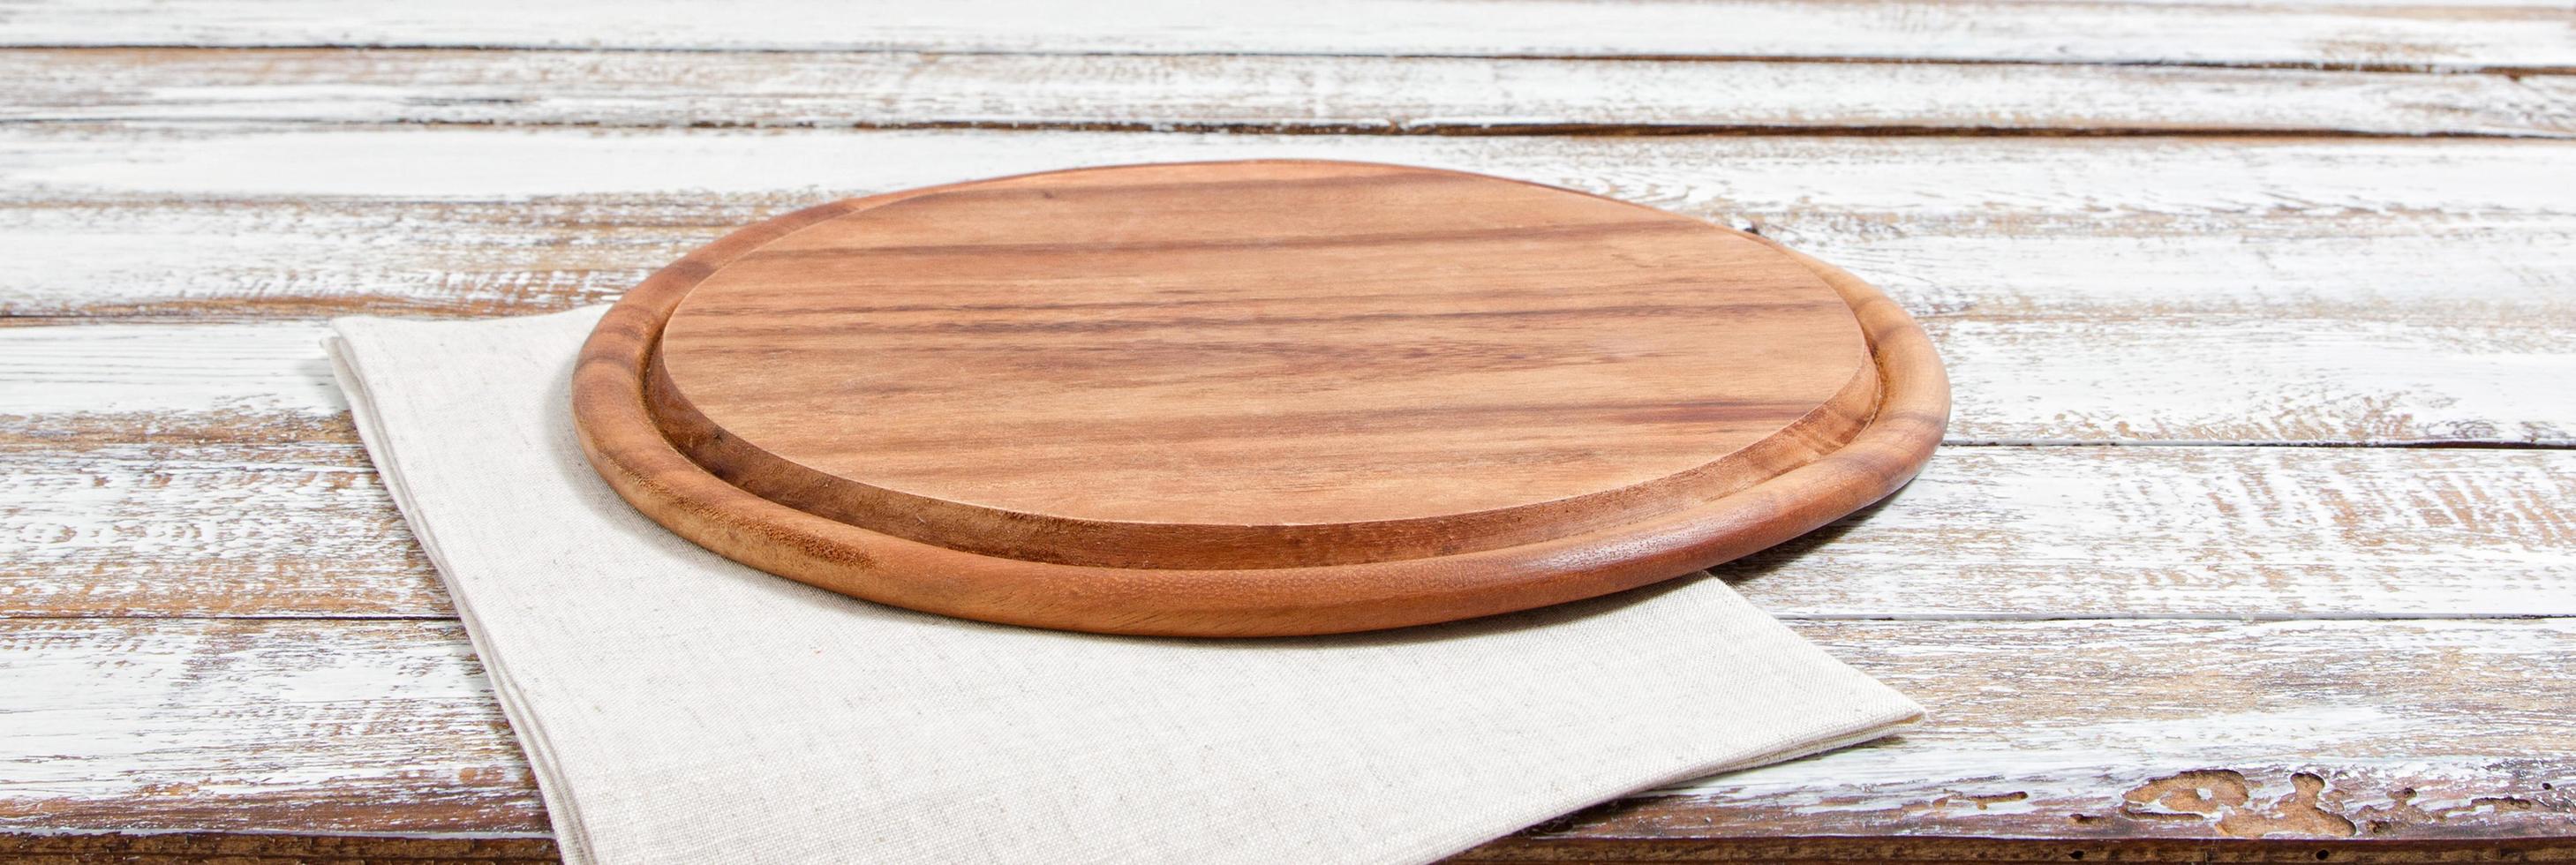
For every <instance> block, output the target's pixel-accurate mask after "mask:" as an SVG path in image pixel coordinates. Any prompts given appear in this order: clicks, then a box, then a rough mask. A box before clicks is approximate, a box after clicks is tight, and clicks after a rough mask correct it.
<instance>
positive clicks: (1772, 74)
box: [0, 48, 2576, 138]
mask: <svg viewBox="0 0 2576 865" xmlns="http://www.w3.org/2000/svg"><path fill="white" fill-rule="evenodd" d="M1720 97H1722V98H1720ZM0 103H4V104H0V119H11V120H46V121H99V120H147V121H172V120H198V121H275V122H304V123H478V124H525V125H546V124H552V125H580V126H822V127H833V126H855V127H908V126H926V127H945V126H991V127H1014V128H1032V127H1052V128H1072V129H1125V130H1227V131H1247V132H1273V131H1275V132H1308V133H1317V132H1336V133H1391V134H1453V135H1454V134H1501V133H1514V134H1526V133H1531V132H1590V133H1601V132H1629V133H1655V134H1672V133H1681V132H1698V133H1711V132H1738V133H1755V132H1782V131H1852V132H1870V133H1881V134H1929V133H1935V132H1972V133H1988V134H2000V133H2035V134H2082V135H2105V134H2141V133H2190V134H2212V133H2224V132H2242V133H2268V134H2283V133H2342V134H2359V135H2503V136H2532V137H2548V138H2566V137H2571V136H2576V76H2569V75H2545V74H2542V75H2519V76H2503V75H2423V74H2414V73H2387V72H2356V71H2349V70H2298V69H2229V68H2210V67H2195V66H2170V67H2156V66H2079V65H2043V64H1983V63H1836V62H1823V61H1778V60H1775V61H1651V60H1640V61H1628V62H1616V63H1603V62H1596V61H1585V60H1554V59H1508V60H1485V59H1468V58H1456V57H1350V56H1334V57H1299V56H1241V55H1166V56H1135V55H1099V54H1072V55H1063V54H922V53H916V52H864V53H842V52H766V51H764V52H670V51H616V52H577V51H447V50H384V51H353V50H346V49H296V48H283V49H256V50H225V49H213V50H206V49H166V48H163V49H152V48H143V49H117V48H105V49H60V50H48V49H29V50H21V51H8V52H0Z"/></svg>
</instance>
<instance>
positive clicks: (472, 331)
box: [328, 309, 1920, 865]
mask: <svg viewBox="0 0 2576 865" xmlns="http://www.w3.org/2000/svg"><path fill="white" fill-rule="evenodd" d="M598 316H599V310H597V309H587V310H578V311H574V312H568V313H562V314H558V315H548V316H538V317H530V318H518V319H505V320H497V321H484V322H464V323H458V322H418V321H398V320H388V319H373V318H348V319H341V320H339V321H336V322H334V323H333V327H334V331H335V336H333V337H332V338H331V339H330V340H329V343H328V345H329V349H330V353H331V356H332V359H333V362H334V365H335V367H336V371H337V372H338V375H339V378H340V383H341V387H342V388H344V389H345V390H347V391H348V394H349V402H350V405H351V408H352V409H353V411H354V412H355V414H356V417H357V422H358V427H359V430H360V432H361V433H362V434H363V435H364V437H365V439H366V443H367V450H368V452H369V453H370V454H372V455H373V456H374V458H375V461H376V465H377V466H378V468H380V469H381V470H382V472H383V476H384V479H385V483H386V485H387V486H388V487H389V488H390V489H391V490H392V491H393V494H394V497H395V499H396V500H397V501H398V502H399V503H400V504H401V507H402V511H403V515H404V516H405V517H406V518H408V519H409V521H410V523H411V527H412V531H413V533H414V534H416V535H418V536H419V538H420V542H421V545H422V546H423V547H425V548H427V550H428V552H429V556H430V559H431V560H432V561H434V562H436V563H437V565H438V569H439V572H440V573H441V574H444V575H445V577H446V580H447V584H448V590H449V591H450V593H451V594H453V595H454V597H455V602H456V607H457V611H458V613H459V614H460V615H462V616H463V617H464V619H465V624H466V628H467V630H468V632H469V633H471V634H472V635H473V639H474V645H475V648H476V650H477V651H479V652H480V653H481V654H482V657H483V664H484V668H485V670H486V671H488V673H489V674H490V676H491V678H492V684H493V689H494V691H495V692H496V693H498V694H499V695H500V700H501V706H502V709H503V711H504V712H506V713H507V714H508V716H509V719H510V725H511V727H512V728H513V729H514V730H516V731H517V732H518V735H519V741H520V743H521V744H522V745H523V746H525V748H526V750H527V753H528V762H529V763H530V765H531V766H532V767H533V768H534V770H535V772H536V776H537V781H538V787H539V789H540V790H541V792H542V793H543V795H544V797H545V802H546V808H547V811H548V813H549V814H550V815H551V817H552V819H553V821H554V830H555V835H556V837H557V838H558V839H559V840H560V843H561V845H562V849H563V853H564V858H565V859H566V860H568V861H570V862H573V863H576V865H578V863H588V862H617V863H626V862H708V861H726V862H841V861H885V862H1117V863H1139V862H1188V863H1211V862H1300V863H1330V862H1421V861H1427V860H1432V859H1436V858H1439V857H1441V856H1443V855H1446V854H1449V853H1453V852H1456V851H1458V850H1462V849H1465V848H1467V847H1470V846H1473V845H1475V844H1477V843H1479V842H1482V841H1485V840H1487V839H1489V838H1493V837H1496V836H1500V835H1504V834H1508V833H1510V832H1512V831H1513V830H1515V829H1519V828H1521V827H1523V826H1526V825H1528V824H1531V823H1535V822H1538V821H1542V820H1545V819H1547V818H1550V817H1553V816H1556V815H1558V814H1561V813H1564V812H1567V811H1570V810H1574V809H1577V808H1581V807H1583V806H1585V805H1589V804H1592V803H1594V802H1599V801H1602V800H1605V799H1609V798H1613V797H1616V796H1618V795H1620V794H1623V793H1628V792H1631V791H1635V790H1639V789H1644V788H1649V787H1654V786H1657V785H1660V784H1664V783H1668V782H1671V781H1676V780H1680V779H1683V778H1689V777H1693V776H1697V775H1702V774H1706V773H1710V772H1715V771H1720V770H1724V769H1729V768H1740V767H1745V766H1752V765H1756V764H1761V763H1768V762H1772V761H1777V760H1783V759H1787V758H1790V757H1794V756H1798V755H1801V754H1807V753H1811V752H1815V751H1819V750H1823V749H1826V748H1832V747H1836V746H1839V745H1844V744H1849V743H1852V742H1858V741H1862V740H1865V739H1870V738H1875V737H1877V736H1880V735H1883V734H1885V733H1886V732H1888V731H1889V730H1890V728H1892V727H1894V726H1896V725H1900V724H1903V723H1906V722H1909V721H1911V720H1913V719H1914V718H1916V717H1918V715H1919V712H1920V710H1919V709H1918V708H1917V707H1916V706H1915V705H1914V704H1913V703H1912V702H1910V701H1908V700H1906V699H1905V698H1904V697H1903V696H1900V695H1898V694H1897V693H1896V692H1894V691H1891V690H1889V689H1887V688H1886V687H1884V686H1881V685H1880V684H1878V683H1877V682H1875V681H1872V680H1871V679H1869V678H1868V677H1866V676H1863V675H1861V674H1860V673H1858V672H1856V671H1854V670H1852V669H1850V668H1848V667H1845V666H1843V665H1842V664H1840V663H1838V662H1836V661H1834V660H1833V659H1832V658H1830V657H1827V656H1826V655H1825V654H1824V653H1823V652H1821V651H1819V650H1817V649H1816V648H1815V647H1814V646H1812V645H1810V644H1808V643H1807V642H1805V641H1804V640H1801V639H1799V638H1798V637H1797V636H1796V635H1794V634H1792V633H1790V632H1789V631H1788V630H1787V629H1786V628H1783V627H1782V626H1781V625H1780V624H1779V623H1777V622H1775V621H1773V620H1772V619H1771V618H1770V617H1768V616H1765V615H1763V614H1762V613H1761V611H1759V610H1756V609H1754V608H1752V607H1751V606H1750V605H1748V604H1746V603H1745V602H1744V600H1743V599H1741V598H1739V597H1737V596H1736V594H1735V592H1734V591H1733V590H1731V589H1729V588H1727V586H1726V585H1725V584H1723V583H1720V582H1718V581H1716V580H1713V579H1696V580H1689V581H1681V582H1677V583H1668V584H1666V585H1664V586H1662V587H1659V588H1652V589H1646V590H1642V591H1637V592H1630V593H1627V594H1624V595H1618V596H1614V597H1610V598H1604V599H1598V600H1594V601H1589V602H1585V603H1580V604H1573V605H1567V606H1562V607H1557V608H1553V609H1547V610H1539V611H1533V612H1528V613H1521V614H1516V615H1511V616H1502V617H1496V618H1492V619H1485V620H1480V621H1474V622H1466V623H1458V624H1451V625H1440V626H1433V627H1425V628H1414V629H1408V630H1403V631H1395V632H1385V633H1378V634H1363V635H1356V636H1347V637H1326V638H1293V639H1266V640H1232V641H1201V640H1184V639H1148V638H1132V637H1104V636H1094V635H1087V634H1072V633H1057V632H1051V631H1040V630H1030V629H1024V628H1014V627H1006V626H999V625H988V624H982V623H978V622H969V621H962V620H956V619H949V618H943V617H940V616H933V615H926V614H921V613H914V612H910V611H906V610H899V609H893V608H889V607H883V606H878V605H875V604H870V603H866V602H863V601H857V600H852V599H850V598H845V597H842V596H840V595H835V594H831V593H829V592H824V591H821V590H817V589H812V588H807V587H805V586H802V585H799V584H796V583H793V582H789V581H787V580H784V579H780V578H777V577H773V576H769V575H767V574H763V573H760V572H757V571H754V570H751V569H749V568H745V567H743V566H740V565H736V564H734V563H732V562H729V561H726V560H724V559H722V558H719V557H717V556H715V555H713V554H711V553H708V552H706V551H704V550H701V549H699V548H698V547H696V546H693V545H691V544H690V543H689V542H687V541H685V540H681V539H680V538H678V537H676V536H674V535H671V534H668V533H666V532H665V531H663V530H662V528H661V527H659V526H657V525H655V524H654V523H653V522H651V521H649V520H647V519H645V518H644V517H642V516H640V515H638V514H637V513H636V512H635V511H633V510H631V509H630V508H628V506H627V505H626V503H625V502H624V501H623V500H620V499H619V498H618V497H617V496H616V495H615V494H614V493H612V492H610V491H609V489H608V487H607V486H606V485H605V484H603V483H602V482H601V481H600V480H599V479H598V477H597V476H595V475H594V474H592V472H591V469H590V466H589V465H588V464H587V463H585V462H584V461H583V459H582V455H581V451H580V448H579V447H578V445H577V444H576V443H575V441H574V438H573V430H572V422H571V416H570V409H569V407H568V405H567V388H568V387H569V380H570V377H571V368H572V360H573V355H574V352H575V350H576V348H577V347H578V346H579V345H580V343H581V341H582V339H583V338H584V336H585V335H586V334H587V333H588V331H589V329H590V326H591V324H592V323H593V322H595V321H596V320H597V319H598Z"/></svg>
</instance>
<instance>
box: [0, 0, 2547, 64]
mask: <svg viewBox="0 0 2576 865" xmlns="http://www.w3.org/2000/svg"><path fill="white" fill-rule="evenodd" d="M765 11H766V13H767V14H763V15H757V16H708V15H705V14H703V12H702V11H701V10H699V9H697V8H695V7H693V6H691V5H689V4H687V3H683V2H654V0H632V2H608V0H574V2H562V3H553V4H539V5H535V6H531V5H529V4H525V3H517V2H511V0H461V2H452V3H440V4H427V5H423V4H410V5H375V6H362V7H350V6H348V5H346V4H338V3H331V2H328V0H283V2H277V0H271V2H258V3H254V2H251V0H196V2H178V3H170V2H140V0H107V2H99V0H88V2H67V0H54V2H34V3H25V4H21V5H20V6H19V8H17V9H15V10H13V12H12V14H11V18H10V25H11V26H10V28H9V29H8V30H7V31H5V35H0V42H5V43H7V44H15V45H28V46H36V45H46V46H79V45H99V46H105V45H134V46H139V45H200V46H347V47H388V46H393V45H421V46H449V47H462V48H486V49H488V48H685V49H811V50H912V51H923V52H939V53H967V52H1019V53H1037V52H1048V53H1096V54H1125V53H1130V52H1140V51H1142V52H1177V53H1200V54H1271V55H1287V54H1311V53H1324V54H1346V55H1380V56H1384V55H1402V56H1468V57H1503V56H1509V57H1533V58H1559V57H1585V58H1589V57H1621V58H1674V57H1692V58H1696V57H1783V56H1788V57H1811V58H1812V57H1846V58H1878V59H1886V60H1936V59H1940V60H1947V59H1960V60H2006V61H2027V62H2047V63H2065V62H2099V63H2122V62H2125V63H2192V64H2206V65H2257V66H2282V65H2288V66H2353V67H2361V68H2389V69H2409V70H2445V71H2457V70H2497V71H2515V70H2523V69H2558V68H2568V67H2571V66H2576V40H2571V39H2570V38H2569V36H2568V33H2567V28H2566V26H2565V24H2566V8H2565V6H2564V4H2563V3H2558V2H2555V0H2486V2H2482V3H2478V4H2435V5H2426V4H2417V3H2332V4H2329V3H2289V2H2278V0H2271V2H2266V0H2253V2H2238V3H2226V4H2206V3H2162V2H2116V0H2114V2H2096V3H2084V4H2064V3H2028V4H2025V3H1962V4H1939V3H1935V4H1897V5H1890V4H1878V3H1844V2H1829V0H1828V2H1814V0H1808V2H1797V0H1789V2H1778V0H1772V2H1760V0H1734V2H1712V3H1694V4H1676V3H1619V2H1580V0H1542V2H1516V3H1503V4H1487V3H1455V2H1441V0H1315V2H1308V3H1298V4H1282V5H1266V4H1237V5H1220V6H1213V7H1200V6H1193V5H1191V4H1150V5H1138V6H1130V7H1126V8H1123V9H1121V10H1119V12H1118V14H1101V13H1100V12H1099V11H1098V10H1095V9H1089V8H1084V7H1081V6H1079V5H1076V6H1070V7H1068V6H1065V5H1063V4H1058V3H1051V2H1045V0H983V2H961V3H948V4H921V3H912V2H904V0H778V2H775V3H773V4H771V5H770V6H768V7H765Z"/></svg>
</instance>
